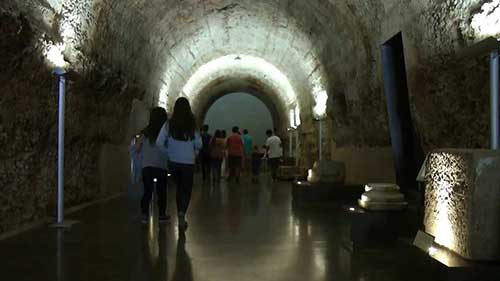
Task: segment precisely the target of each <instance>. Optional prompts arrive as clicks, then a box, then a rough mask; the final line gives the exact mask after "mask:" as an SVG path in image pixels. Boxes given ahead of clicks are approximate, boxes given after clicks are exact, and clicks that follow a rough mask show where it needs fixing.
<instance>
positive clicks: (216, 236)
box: [0, 178, 433, 281]
mask: <svg viewBox="0 0 500 281" xmlns="http://www.w3.org/2000/svg"><path fill="white" fill-rule="evenodd" d="M132 189H133V190H134V191H133V192H131V191H130V190H129V192H128V196H123V197H120V198H118V199H114V200H111V201H108V202H105V203H102V204H98V205H94V206H91V207H89V208H87V209H84V210H81V211H79V212H77V213H75V214H73V215H70V216H69V219H73V220H78V221H79V224H77V225H75V226H74V227H73V228H72V229H71V230H70V231H60V230H55V229H52V228H49V227H42V228H38V229H33V230H31V231H29V232H26V233H24V234H21V235H18V236H15V237H13V238H10V239H7V240H4V241H0V279H1V280H37V281H45V280H51V281H60V280H86V281H91V280H92V281H98V280H120V281H124V280H199V281H204V280H206V281H221V280H228V281H236V280H238V281H250V280H252V281H254V280H259V281H266V280H283V281H293V280H300V281H305V280H357V281H370V280H384V281H396V280H433V279H432V278H430V279H428V278H427V277H426V274H427V273H426V272H425V270H421V269H419V268H416V267H415V266H414V262H413V261H414V260H415V259H416V258H417V257H415V256H414V253H413V252H412V251H410V250H407V249H406V248H404V247H403V248H400V247H395V248H390V249H382V250H369V251H363V252H361V253H352V252H350V251H349V250H347V249H346V247H343V246H342V245H343V242H342V241H343V238H342V237H343V236H344V234H345V233H346V230H347V229H348V220H347V218H346V217H345V216H344V215H342V213H341V212H338V211H335V210H334V209H332V210H323V211H315V212H299V211H294V210H293V208H292V207H291V190H290V189H291V187H290V183H289V182H280V183H271V182H270V181H269V180H267V179H266V178H263V179H262V180H261V182H260V183H251V182H250V180H249V179H248V180H246V179H244V180H242V182H241V183H240V184H234V183H233V184H226V183H222V184H221V185H220V186H216V187H211V186H209V185H203V184H201V183H200V181H199V180H197V184H196V186H195V189H194V193H193V198H192V204H191V207H190V212H189V215H188V222H189V223H190V225H189V228H188V230H187V232H186V235H185V237H183V236H182V235H181V236H180V237H179V235H178V230H177V227H176V226H177V223H176V220H175V200H174V194H175V189H174V188H172V189H171V190H170V191H169V207H168V209H169V211H170V213H171V214H173V215H174V216H173V217H174V219H173V221H172V222H171V223H170V224H167V225H158V224H157V223H153V224H151V225H148V226H144V225H142V224H141V223H140V221H139V208H138V198H139V194H138V188H137V187H135V188H132Z"/></svg>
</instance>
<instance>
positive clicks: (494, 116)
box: [490, 49, 499, 149]
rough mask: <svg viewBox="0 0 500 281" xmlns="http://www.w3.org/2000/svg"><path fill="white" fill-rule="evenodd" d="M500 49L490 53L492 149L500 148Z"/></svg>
mask: <svg viewBox="0 0 500 281" xmlns="http://www.w3.org/2000/svg"><path fill="white" fill-rule="evenodd" d="M498 72H499V68H498V49H494V50H492V51H491V54H490V83H491V97H490V106H491V117H490V118H491V149H498V130H499V128H498V94H499V93H498Z"/></svg>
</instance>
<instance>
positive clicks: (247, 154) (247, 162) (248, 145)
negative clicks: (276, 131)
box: [242, 129, 253, 169]
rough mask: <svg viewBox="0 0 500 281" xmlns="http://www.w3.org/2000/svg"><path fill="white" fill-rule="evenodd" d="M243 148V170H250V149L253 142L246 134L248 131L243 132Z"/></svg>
mask: <svg viewBox="0 0 500 281" xmlns="http://www.w3.org/2000/svg"><path fill="white" fill-rule="evenodd" d="M242 138H243V148H244V150H245V168H247V169H250V166H251V165H250V163H251V160H252V148H253V141H252V137H251V136H250V135H249V134H248V130H247V129H245V130H243V137H242Z"/></svg>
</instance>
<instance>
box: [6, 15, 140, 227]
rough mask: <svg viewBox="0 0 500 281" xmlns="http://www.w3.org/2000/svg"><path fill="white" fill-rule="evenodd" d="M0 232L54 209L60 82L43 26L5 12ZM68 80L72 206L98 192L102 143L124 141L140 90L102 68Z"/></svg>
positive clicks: (67, 202) (68, 193) (68, 172)
mask: <svg viewBox="0 0 500 281" xmlns="http://www.w3.org/2000/svg"><path fill="white" fill-rule="evenodd" d="M0 34H1V40H0V53H1V54H2V55H1V56H0V108H1V109H0V147H2V149H1V151H0V233H2V232H5V231H8V230H10V229H13V228H15V227H17V226H20V225H22V224H23V223H27V222H31V221H33V220H35V219H37V218H40V217H46V216H52V215H55V206H56V203H55V199H56V189H57V169H56V168H57V88H56V86H57V81H56V78H55V77H54V76H53V75H52V74H51V69H49V68H48V67H47V64H46V62H45V61H44V58H43V56H42V55H41V54H42V51H41V50H40V49H41V48H43V46H41V45H40V43H39V41H38V37H39V36H40V35H39V34H37V30H36V29H35V28H32V26H31V25H30V24H29V23H28V22H27V20H26V19H25V18H24V17H23V16H19V17H13V16H12V15H10V14H0ZM72 79H73V81H70V82H69V83H68V93H67V104H66V142H65V146H66V159H65V166H66V169H65V205H66V206H74V205H76V204H79V203H82V202H86V201H89V200H91V199H95V198H98V197H99V195H100V186H99V184H100V183H99V176H98V165H97V163H98V161H99V159H98V154H99V150H100V146H101V145H102V144H103V143H111V144H119V143H123V141H124V140H125V139H126V138H125V132H126V129H127V125H128V122H127V120H128V114H129V112H130V108H131V104H132V102H131V101H132V99H133V98H135V97H140V96H139V95H138V93H140V92H139V91H138V90H137V89H134V87H132V86H127V84H126V83H125V82H124V81H123V80H121V79H120V78H119V77H113V76H104V75H102V74H101V72H99V71H98V70H97V69H95V70H92V71H86V72H82V73H81V74H80V75H78V77H77V76H74V77H72Z"/></svg>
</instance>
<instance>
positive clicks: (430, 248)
mask: <svg viewBox="0 0 500 281" xmlns="http://www.w3.org/2000/svg"><path fill="white" fill-rule="evenodd" d="M427 252H428V253H429V255H430V256H434V255H435V254H436V253H437V249H436V248H434V247H433V246H431V247H429V249H428V250H427Z"/></svg>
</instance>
